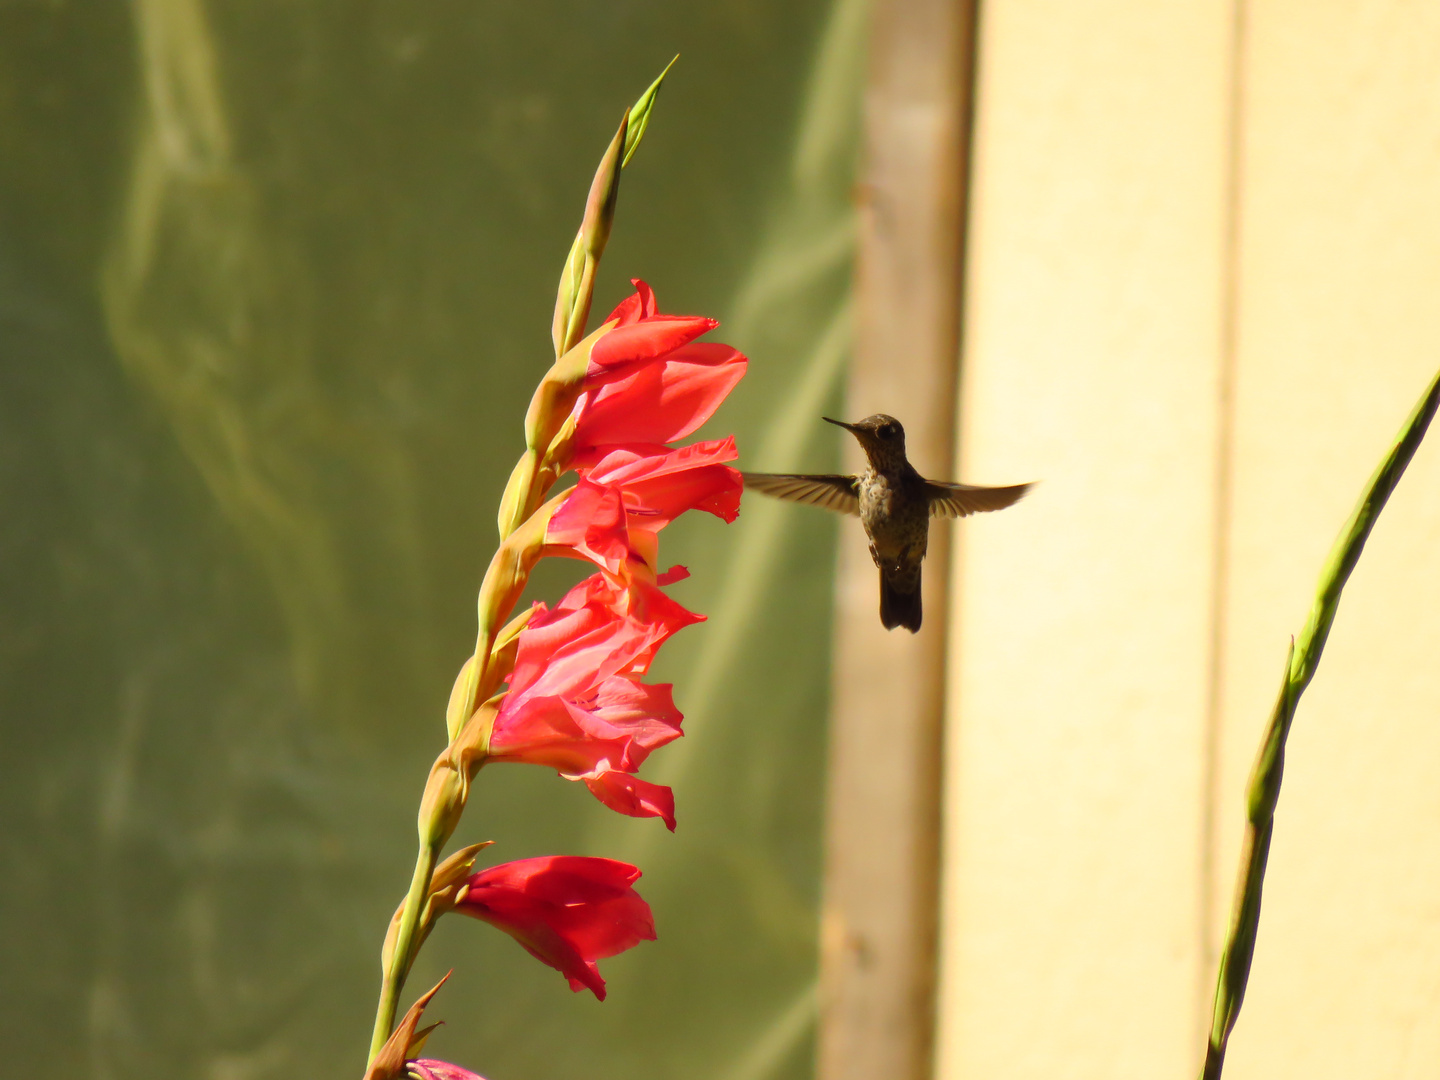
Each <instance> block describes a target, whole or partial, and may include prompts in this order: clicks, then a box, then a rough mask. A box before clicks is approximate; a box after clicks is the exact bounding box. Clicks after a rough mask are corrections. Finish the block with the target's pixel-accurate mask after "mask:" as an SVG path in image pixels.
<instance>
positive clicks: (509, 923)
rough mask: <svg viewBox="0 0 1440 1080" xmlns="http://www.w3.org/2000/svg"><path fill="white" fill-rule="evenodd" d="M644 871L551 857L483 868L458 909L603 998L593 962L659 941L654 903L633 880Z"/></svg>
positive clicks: (579, 858)
mask: <svg viewBox="0 0 1440 1080" xmlns="http://www.w3.org/2000/svg"><path fill="white" fill-rule="evenodd" d="M639 877H640V871H639V870H638V869H636V868H635V867H633V866H631V865H630V864H629V863H622V862H617V861H616V860H614V859H596V858H586V857H582V856H575V855H549V856H544V857H541V858H538V859H521V860H519V861H517V862H511V863H505V864H504V865H502V866H493V867H491V868H490V869H488V870H482V871H481V872H480V873H478V874H475V875H474V876H473V877H471V878H470V881H469V884H468V889H467V890H466V893H465V898H464V899H463V900H462V901H461V902H460V903H459V905H458V906H457V907H456V910H457V911H461V912H463V913H464V914H466V915H470V916H472V917H474V918H477V919H482V920H484V921H485V922H488V923H490V924H491V925H492V926H495V927H498V928H499V929H501V930H504V931H505V932H506V933H507V934H509V935H510V936H511V937H513V938H514V939H515V940H516V941H518V942H520V944H521V945H523V946H524V947H525V948H526V949H527V950H528V951H529V952H530V954H531V955H532V956H534V957H536V958H537V959H539V960H541V961H542V962H544V963H546V964H548V965H549V966H550V967H553V968H555V969H556V970H557V971H559V972H561V973H562V974H564V975H565V977H566V978H567V979H569V980H570V988H571V989H572V990H579V989H580V988H581V987H588V988H589V989H590V991H591V992H592V993H594V995H595V996H596V997H597V998H599V999H600V1000H601V1001H603V1000H605V980H604V979H602V978H601V977H600V969H599V968H598V967H597V966H596V963H595V961H596V960H603V959H605V958H606V957H609V956H614V955H616V954H617V953H621V952H624V951H625V950H626V949H629V948H631V947H633V946H634V945H637V944H638V943H639V942H641V941H654V940H655V923H654V919H653V917H652V915H651V912H650V905H648V904H647V903H645V901H644V900H643V899H641V897H640V895H639V894H638V893H637V892H635V890H634V889H633V888H631V885H632V884H633V883H634V882H635V881H636V880H637V879H638V878H639Z"/></svg>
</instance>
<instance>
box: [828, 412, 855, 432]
mask: <svg viewBox="0 0 1440 1080" xmlns="http://www.w3.org/2000/svg"><path fill="white" fill-rule="evenodd" d="M820 419H821V420H824V421H825V422H826V423H827V424H834V425H835V426H836V427H843V428H844V429H845V430H846V431H848V432H850V433H851V434H852V435H853V434H855V425H854V424H847V423H846V422H845V421H844V420H831V419H830V417H828V416H822V417H821V418H820Z"/></svg>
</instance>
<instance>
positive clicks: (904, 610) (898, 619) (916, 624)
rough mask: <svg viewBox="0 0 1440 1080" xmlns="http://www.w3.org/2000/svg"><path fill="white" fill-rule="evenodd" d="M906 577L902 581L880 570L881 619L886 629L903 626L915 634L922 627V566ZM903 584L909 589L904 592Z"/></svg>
mask: <svg viewBox="0 0 1440 1080" xmlns="http://www.w3.org/2000/svg"><path fill="white" fill-rule="evenodd" d="M905 578H906V580H904V581H903V582H902V581H900V580H899V579H898V577H889V576H887V575H886V574H885V572H884V571H883V570H882V571H881V572H880V621H881V623H883V624H884V626H885V629H886V630H894V629H895V627H897V626H903V627H905V629H906V630H909V631H910V632H911V633H912V634H913V633H915V632H917V631H918V630H919V629H920V568H919V567H918V566H917V567H916V568H915V573H914V575H913V577H912V576H911V575H910V574H906V575H905ZM902 585H903V586H905V587H906V588H907V589H908V590H909V591H905V592H902V591H901V586H902Z"/></svg>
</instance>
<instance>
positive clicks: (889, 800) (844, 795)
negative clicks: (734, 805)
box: [818, 0, 975, 1080]
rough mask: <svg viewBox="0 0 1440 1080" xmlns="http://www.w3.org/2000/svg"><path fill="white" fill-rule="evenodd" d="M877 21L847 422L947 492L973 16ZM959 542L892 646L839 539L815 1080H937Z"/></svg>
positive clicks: (934, 12)
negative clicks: (901, 448)
mask: <svg viewBox="0 0 1440 1080" xmlns="http://www.w3.org/2000/svg"><path fill="white" fill-rule="evenodd" d="M872 18H873V23H872V26H871V45H870V49H871V56H870V70H869V84H868V87H867V90H866V95H865V151H864V152H865V157H864V163H863V167H862V181H861V186H860V190H859V197H860V203H861V230H860V252H859V267H858V276H857V305H856V310H857V326H856V347H855V356H854V360H853V362H852V367H851V373H850V382H849V390H848V401H847V412H846V414H845V418H846V419H850V420H855V419H859V418H860V417H861V416H865V415H868V414H870V413H874V412H887V413H891V414H893V415H894V416H896V417H898V418H899V419H900V420H901V422H902V423H903V424H904V425H905V431H906V441H907V446H908V450H909V455H910V460H911V461H912V462H914V463H915V465H916V467H917V468H919V469H920V470H921V471H923V472H925V473H927V474H928V475H931V476H936V477H940V478H949V474H950V472H951V470H952V463H953V461H954V449H955V410H956V390H957V386H956V374H957V369H958V363H959V342H960V302H961V258H962V252H963V247H964V202H965V189H966V175H967V171H968V157H969V134H970V114H971V88H972V84H973V78H972V72H973V58H974V30H975V4H974V0H878V2H877V3H876V4H875V9H874V13H873V15H872ZM847 453H850V454H851V455H852V457H851V458H850V460H849V465H851V466H856V467H858V464H859V455H858V448H856V447H849V446H847ZM852 525H853V523H852ZM949 533H950V526H948V525H946V524H938V525H937V526H935V527H933V528H932V529H931V536H930V554H929V557H928V559H927V560H926V563H925V583H924V607H925V618H924V628H923V629H922V631H921V632H920V633H919V634H918V635H915V636H911V635H910V634H909V633H907V632H905V631H904V630H895V631H893V632H887V631H886V630H884V629H883V628H882V627H881V625H880V619H879V614H878V609H879V585H878V579H877V571H876V569H875V566H874V564H873V563H872V562H871V561H870V557H869V554H868V552H867V550H866V544H865V539H864V536H863V534H862V532H861V530H860V529H859V528H855V527H850V528H846V529H845V530H844V531H843V534H842V537H841V544H840V548H841V550H840V567H839V580H838V585H837V589H838V596H837V604H836V636H835V669H834V670H835V674H834V677H833V695H834V697H833V704H832V707H831V750H830V753H831V760H830V803H829V811H828V820H827V840H826V843H827V851H826V877H825V900H824V907H823V917H822V933H821V1018H820V1033H819V1066H818V1074H819V1078H820V1080H925V1078H928V1077H929V1075H930V1071H931V1062H932V1057H933V1054H932V1046H933V1036H934V999H935V947H936V940H935V937H936V912H937V905H938V896H937V891H938V878H939V875H938V863H939V828H940V774H941V761H940V749H941V717H942V715H943V708H944V700H943V697H944V658H945V631H946V616H947V612H946V599H947V591H948V589H947V586H948V580H947V578H948V571H949V561H950V560H949V551H950V536H949Z"/></svg>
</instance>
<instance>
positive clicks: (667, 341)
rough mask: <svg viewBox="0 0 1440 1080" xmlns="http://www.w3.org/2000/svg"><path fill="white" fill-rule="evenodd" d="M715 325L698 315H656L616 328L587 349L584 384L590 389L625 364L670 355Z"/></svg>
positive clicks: (712, 328)
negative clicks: (588, 355) (588, 353)
mask: <svg viewBox="0 0 1440 1080" xmlns="http://www.w3.org/2000/svg"><path fill="white" fill-rule="evenodd" d="M719 325H720V324H719V323H718V322H716V321H715V320H714V319H707V318H705V317H704V316H701V315H657V316H655V317H654V318H651V319H646V320H644V321H643V322H637V323H631V324H630V325H628V326H617V327H616V328H615V329H614V330H611V331H610V332H609V333H608V334H602V335H601V336H600V340H599V341H597V342H595V344H594V346H592V347H591V349H590V364H589V367H587V368H586V372H585V385H586V387H587V388H593V387H594V386H598V385H599V384H600V381H602V380H603V381H608V380H609V379H611V378H614V377H615V376H616V374H617V373H618V371H619V369H623V368H624V367H625V366H626V365H629V364H639V363H644V362H645V361H647V360H654V359H655V358H656V357H658V356H664V355H665V354H666V353H668V352H674V351H675V350H676V349H678V348H680V347H681V346H682V345H689V344H690V342H692V341H694V340H695V339H696V338H698V337H699V336H700V335H701V334H708V333H709V332H710V331H711V330H714V329H715V327H717V326H719Z"/></svg>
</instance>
